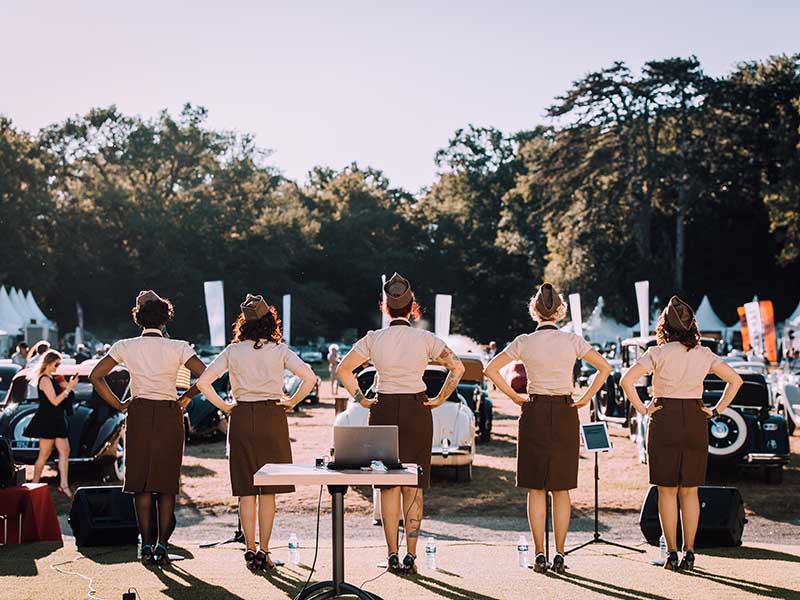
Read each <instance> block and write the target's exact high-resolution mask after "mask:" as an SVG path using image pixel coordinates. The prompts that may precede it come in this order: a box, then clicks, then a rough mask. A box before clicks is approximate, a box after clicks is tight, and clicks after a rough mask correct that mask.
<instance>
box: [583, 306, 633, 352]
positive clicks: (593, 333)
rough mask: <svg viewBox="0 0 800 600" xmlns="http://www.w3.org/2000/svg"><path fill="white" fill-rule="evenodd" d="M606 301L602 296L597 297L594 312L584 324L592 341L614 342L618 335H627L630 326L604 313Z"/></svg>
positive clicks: (586, 332)
mask: <svg viewBox="0 0 800 600" xmlns="http://www.w3.org/2000/svg"><path fill="white" fill-rule="evenodd" d="M604 306H605V301H604V300H603V297H602V296H599V297H598V298H597V304H595V307H594V309H593V310H592V314H591V315H589V318H588V319H587V320H586V323H584V324H583V332H584V334H585V335H586V337H587V338H589V341H591V342H598V343H603V342H613V341H614V340H616V339H617V337H627V335H628V327H626V326H625V325H623V324H622V323H619V322H618V321H616V320H614V319H612V318H611V317H607V316H605V315H604V314H603V307H604Z"/></svg>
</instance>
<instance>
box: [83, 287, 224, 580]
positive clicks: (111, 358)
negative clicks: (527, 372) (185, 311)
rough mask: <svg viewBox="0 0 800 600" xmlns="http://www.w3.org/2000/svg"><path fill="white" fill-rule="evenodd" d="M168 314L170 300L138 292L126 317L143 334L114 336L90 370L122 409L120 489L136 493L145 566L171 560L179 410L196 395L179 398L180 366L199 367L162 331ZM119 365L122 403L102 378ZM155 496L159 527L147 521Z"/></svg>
mask: <svg viewBox="0 0 800 600" xmlns="http://www.w3.org/2000/svg"><path fill="white" fill-rule="evenodd" d="M174 315H175V310H174V308H173V306H172V303H171V302H170V301H169V300H167V299H165V298H161V297H160V296H159V295H158V294H156V293H155V292H153V291H152V290H147V291H143V292H140V293H139V295H138V296H137V298H136V303H135V305H134V307H133V309H132V310H131V316H132V317H133V322H134V323H135V324H136V325H137V326H139V327H141V328H142V334H141V336H140V337H136V338H129V339H124V340H119V341H118V342H116V343H115V344H114V345H113V346H112V347H111V348H110V350H109V352H108V354H107V355H106V356H105V357H104V358H103V359H101V360H100V362H98V363H97V365H95V367H94V369H92V373H91V375H90V376H89V378H90V380H91V382H92V384H93V385H94V388H95V390H97V393H98V394H100V397H102V398H103V400H105V401H106V402H108V403H109V404H110V405H111V406H112V407H113V408H116V409H117V410H121V411H127V413H128V416H127V421H126V422H127V425H126V431H125V482H124V486H123V491H125V492H127V493H131V494H134V506H135V508H136V519H137V522H138V524H139V532H140V534H141V536H142V563H143V564H145V565H152V564H159V565H164V564H167V563H168V562H169V555H168V553H167V542H168V541H169V536H170V535H171V534H172V530H173V528H174V510H175V495H176V494H177V493H178V491H179V487H180V475H181V462H182V460H183V414H182V409H184V408H185V407H186V405H187V404H188V403H189V400H191V398H192V397H193V396H194V395H196V394H197V388H196V387H195V386H192V387H191V388H190V389H189V390H187V392H186V393H185V394H184V396H183V397H182V398H181V401H180V402H178V398H177V392H176V387H175V384H176V379H177V375H178V370H179V369H180V368H181V367H182V366H186V368H188V369H189V370H190V371H191V372H192V373H194V374H195V375H200V374H202V373H203V371H204V370H205V365H204V364H203V363H202V361H201V360H200V359H199V358H198V357H197V355H195V353H194V350H192V348H191V346H189V344H188V343H187V342H185V341H182V340H172V339H168V338H166V337H165V335H164V327H165V326H166V324H167V323H168V322H169V321H171V320H172V319H173V317H174ZM118 364H124V365H125V366H126V367H127V369H128V372H129V373H130V378H131V395H132V399H131V401H130V402H126V403H124V404H123V403H122V402H121V401H120V399H119V398H118V397H117V396H116V394H114V392H113V391H112V390H111V388H110V387H109V386H108V383H107V382H106V380H105V377H106V375H108V374H109V373H110V372H111V371H112V370H113V369H114V367H115V366H117V365H118ZM217 408H219V409H220V410H223V411H229V410H230V407H228V405H226V404H224V403H219V404H217ZM154 496H155V498H154ZM154 500H155V504H156V510H157V516H158V519H157V521H158V527H157V533H155V532H153V531H152V530H151V527H150V522H151V521H150V518H151V513H152V510H153V503H154Z"/></svg>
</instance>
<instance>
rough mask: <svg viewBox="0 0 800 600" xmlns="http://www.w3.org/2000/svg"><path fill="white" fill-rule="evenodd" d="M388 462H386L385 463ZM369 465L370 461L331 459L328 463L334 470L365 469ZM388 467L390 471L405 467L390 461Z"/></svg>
mask: <svg viewBox="0 0 800 600" xmlns="http://www.w3.org/2000/svg"><path fill="white" fill-rule="evenodd" d="M384 464H386V463H384ZM366 467H369V463H361V464H355V463H343V462H337V461H331V462H329V463H328V468H329V469H331V470H332V471H358V470H360V469H364V468H366ZM386 468H387V469H388V470H390V471H398V470H402V469H403V463H400V462H398V463H389V464H387V465H386Z"/></svg>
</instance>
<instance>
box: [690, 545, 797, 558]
mask: <svg viewBox="0 0 800 600" xmlns="http://www.w3.org/2000/svg"><path fill="white" fill-rule="evenodd" d="M703 554H708V555H709V556H723V557H729V558H743V559H745V560H782V561H786V562H800V556H798V555H795V554H788V553H786V552H778V551H777V550H767V549H766V548H750V547H748V546H740V547H738V548H708V549H707V550H703Z"/></svg>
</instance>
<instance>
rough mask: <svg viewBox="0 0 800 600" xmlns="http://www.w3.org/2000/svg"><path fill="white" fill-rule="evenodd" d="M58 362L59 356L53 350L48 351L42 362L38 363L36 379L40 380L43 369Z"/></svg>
mask: <svg viewBox="0 0 800 600" xmlns="http://www.w3.org/2000/svg"><path fill="white" fill-rule="evenodd" d="M58 360H61V355H60V354H59V353H58V352H56V351H55V350H48V351H47V352H45V353H44V356H42V362H41V363H39V371H38V372H37V374H36V379H37V380H38V379H41V377H42V375H44V371H45V369H46V368H47V367H49V366H50V365H52V364H53V363H54V362H56V361H58Z"/></svg>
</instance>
